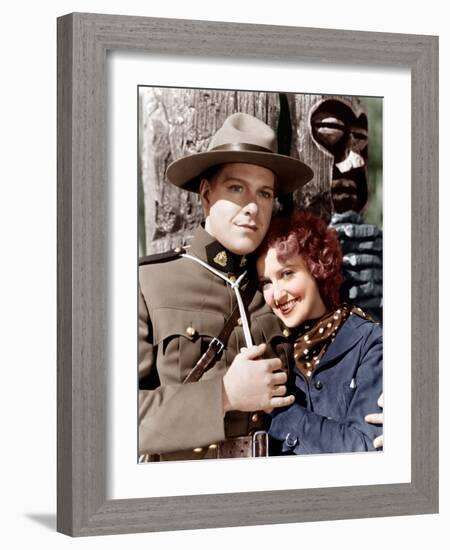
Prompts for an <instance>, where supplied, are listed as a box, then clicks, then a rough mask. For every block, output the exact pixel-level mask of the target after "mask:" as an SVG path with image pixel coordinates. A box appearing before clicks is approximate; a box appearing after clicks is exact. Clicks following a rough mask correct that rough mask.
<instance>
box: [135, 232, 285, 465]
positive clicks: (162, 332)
mask: <svg viewBox="0 0 450 550" xmlns="http://www.w3.org/2000/svg"><path fill="white" fill-rule="evenodd" d="M211 243H216V244H218V243H217V241H215V239H214V238H213V237H211V236H210V235H209V234H208V233H207V232H206V231H205V230H204V229H203V228H201V227H199V228H198V229H197V230H196V232H195V235H194V238H193V240H192V242H191V246H190V248H189V249H188V250H187V251H188V253H189V254H191V255H194V256H197V257H198V258H200V259H202V260H204V261H207V256H206V247H207V246H208V245H210V244H211ZM215 267H217V266H215ZM139 287H140V288H139V379H140V390H139V453H140V454H162V457H161V458H162V459H163V460H164V459H168V460H180V459H183V460H186V459H196V458H210V457H212V453H211V452H210V451H209V450H208V449H209V446H210V445H212V446H213V447H212V448H214V444H215V443H217V442H218V441H221V440H224V439H226V438H229V437H236V436H241V435H248V434H249V433H252V432H253V431H256V430H259V429H262V428H264V427H266V426H265V423H266V422H267V418H266V417H265V415H264V414H263V413H261V412H257V411H254V412H253V413H242V412H239V411H231V412H229V413H227V414H226V415H225V416H224V411H223V396H222V378H223V376H224V374H225V372H226V369H227V367H228V366H230V365H231V363H232V361H233V359H234V357H235V355H236V354H237V353H238V352H239V350H240V348H241V347H243V346H245V345H246V344H245V340H244V335H243V330H242V328H241V326H239V325H238V324H237V325H236V327H235V328H234V329H233V331H232V333H231V335H230V337H229V339H228V343H227V345H226V348H225V349H224V351H223V352H222V354H221V356H220V357H219V360H218V361H217V362H216V363H215V364H214V366H213V368H211V369H210V370H208V371H207V372H206V373H205V374H204V375H203V377H202V378H201V379H200V380H199V381H198V382H192V383H187V384H184V385H183V384H182V381H183V380H184V379H185V377H186V376H187V375H188V373H189V372H190V371H191V369H192V368H193V367H194V365H195V364H196V363H197V361H198V360H199V358H200V357H201V356H202V354H203V353H204V352H205V351H206V348H207V346H208V344H209V342H210V341H211V339H212V338H214V337H215V336H218V335H219V333H220V331H221V330H222V328H223V326H224V323H225V321H226V319H227V318H228V317H229V316H230V314H231V312H232V310H233V308H234V306H235V304H236V298H235V293H234V291H233V290H232V289H231V288H230V286H229V285H227V283H226V282H225V281H224V280H223V279H221V278H220V277H218V276H217V275H215V274H213V273H211V272H210V271H209V270H207V269H206V268H205V267H204V266H202V265H199V264H198V263H197V262H195V261H193V260H190V259H188V258H182V257H177V258H175V259H173V260H171V261H167V262H161V263H150V264H147V265H142V266H140V268H139ZM243 288H245V284H244V285H243ZM248 309H249V312H250V318H249V321H250V327H251V333H252V337H253V342H254V343H255V344H259V343H261V342H267V343H268V344H269V346H268V353H267V356H279V357H280V358H281V359H282V362H283V363H284V364H286V365H287V364H288V363H287V355H286V351H287V349H285V345H286V339H285V337H284V336H283V334H282V330H281V327H280V324H279V322H278V319H277V318H276V317H275V315H273V313H272V312H271V310H270V309H269V308H268V307H267V306H266V305H265V303H264V299H263V297H262V295H261V293H260V292H259V291H258V292H257V293H256V294H255V296H254V298H253V300H252V302H251V303H250V305H249V308H248ZM158 379H159V385H158V383H155V380H158ZM149 380H150V381H151V382H150V383H149ZM156 385H157V386H158V387H156V388H155V386H156ZM149 387H150V389H145V388H149ZM194 449H195V450H194ZM180 451H181V452H180Z"/></svg>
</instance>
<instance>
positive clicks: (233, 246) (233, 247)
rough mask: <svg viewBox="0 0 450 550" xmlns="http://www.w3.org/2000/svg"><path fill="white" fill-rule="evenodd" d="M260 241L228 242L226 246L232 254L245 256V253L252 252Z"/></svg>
mask: <svg viewBox="0 0 450 550" xmlns="http://www.w3.org/2000/svg"><path fill="white" fill-rule="evenodd" d="M259 244H260V243H255V242H253V241H250V240H249V241H247V242H240V243H238V244H237V243H229V245H228V246H226V248H227V249H228V250H229V251H230V252H232V253H233V254H237V255H238V256H246V255H247V254H251V253H252V252H254V251H255V250H256V249H257V248H258V246H259Z"/></svg>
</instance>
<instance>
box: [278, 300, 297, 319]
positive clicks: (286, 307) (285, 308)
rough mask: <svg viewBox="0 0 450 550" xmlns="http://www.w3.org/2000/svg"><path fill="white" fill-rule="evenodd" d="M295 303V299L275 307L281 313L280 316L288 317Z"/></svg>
mask: <svg viewBox="0 0 450 550" xmlns="http://www.w3.org/2000/svg"><path fill="white" fill-rule="evenodd" d="M296 303H297V298H295V299H294V300H289V301H288V302H285V303H284V304H278V305H277V307H278V309H279V310H280V312H281V313H282V315H289V313H291V311H292V310H293V309H294V307H295V305H296Z"/></svg>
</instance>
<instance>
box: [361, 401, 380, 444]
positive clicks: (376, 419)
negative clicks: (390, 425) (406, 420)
mask: <svg viewBox="0 0 450 550" xmlns="http://www.w3.org/2000/svg"><path fill="white" fill-rule="evenodd" d="M377 405H378V406H379V407H380V408H383V394H381V395H380V397H379V398H378V401H377ZM364 420H365V421H366V422H368V423H369V424H383V423H384V414H383V413H382V412H381V413H373V414H368V415H367V416H365V417H364ZM383 444H384V441H383V434H381V435H379V436H378V437H376V438H375V439H374V440H373V446H374V447H375V449H380V448H381V447H383Z"/></svg>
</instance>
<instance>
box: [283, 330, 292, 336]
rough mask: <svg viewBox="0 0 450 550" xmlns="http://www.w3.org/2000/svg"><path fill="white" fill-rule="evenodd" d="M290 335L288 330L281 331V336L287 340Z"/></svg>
mask: <svg viewBox="0 0 450 550" xmlns="http://www.w3.org/2000/svg"><path fill="white" fill-rule="evenodd" d="M290 335H291V331H290V330H289V329H288V328H285V329H284V330H283V336H284V337H285V338H287V337H288V336H290Z"/></svg>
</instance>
